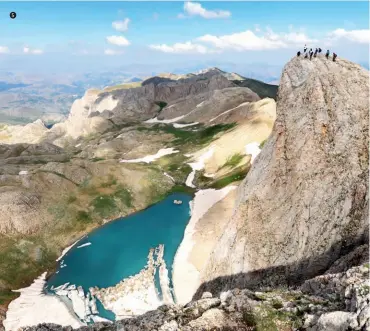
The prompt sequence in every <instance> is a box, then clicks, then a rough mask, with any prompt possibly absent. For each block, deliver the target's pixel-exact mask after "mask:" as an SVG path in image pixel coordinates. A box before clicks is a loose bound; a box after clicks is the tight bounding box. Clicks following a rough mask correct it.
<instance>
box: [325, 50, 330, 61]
mask: <svg viewBox="0 0 370 331" xmlns="http://www.w3.org/2000/svg"><path fill="white" fill-rule="evenodd" d="M329 54H330V52H329V50H327V51H326V54H325V57H326V58H327V59H328V58H329Z"/></svg>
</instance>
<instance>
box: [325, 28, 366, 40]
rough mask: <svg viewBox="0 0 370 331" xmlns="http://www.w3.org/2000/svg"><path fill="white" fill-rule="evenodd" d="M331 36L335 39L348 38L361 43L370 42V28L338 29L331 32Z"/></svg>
mask: <svg viewBox="0 0 370 331" xmlns="http://www.w3.org/2000/svg"><path fill="white" fill-rule="evenodd" d="M329 37H331V38H334V39H342V38H343V39H347V40H349V41H352V42H356V43H359V44H367V43H370V30H365V29H363V30H344V29H336V30H334V31H332V32H330V33H329Z"/></svg>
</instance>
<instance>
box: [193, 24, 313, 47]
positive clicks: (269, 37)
mask: <svg viewBox="0 0 370 331" xmlns="http://www.w3.org/2000/svg"><path fill="white" fill-rule="evenodd" d="M197 41H199V42H203V43H207V44H210V45H212V46H214V47H216V48H218V49H222V50H236V51H257V50H273V49H278V48H287V47H293V46H294V47H296V46H301V45H303V44H305V43H312V42H316V41H317V40H315V39H310V38H309V37H307V36H306V35H305V34H304V33H302V32H299V33H297V32H289V33H286V34H278V33H275V32H273V31H272V30H271V29H269V28H267V32H266V33H265V34H263V35H257V34H256V33H255V32H253V31H251V30H246V31H243V32H237V33H233V34H229V35H223V36H214V35H209V34H208V35H204V36H202V37H199V38H197Z"/></svg>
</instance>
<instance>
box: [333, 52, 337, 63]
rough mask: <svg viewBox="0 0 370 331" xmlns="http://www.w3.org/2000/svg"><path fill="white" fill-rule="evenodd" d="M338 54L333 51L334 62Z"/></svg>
mask: <svg viewBox="0 0 370 331" xmlns="http://www.w3.org/2000/svg"><path fill="white" fill-rule="evenodd" d="M337 56H338V55H337V54H336V53H333V62H335V59H336V58H337Z"/></svg>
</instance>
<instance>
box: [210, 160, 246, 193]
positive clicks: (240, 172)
mask: <svg viewBox="0 0 370 331" xmlns="http://www.w3.org/2000/svg"><path fill="white" fill-rule="evenodd" d="M249 169H250V165H247V166H242V167H238V168H236V169H235V170H234V171H233V172H231V173H229V174H227V175H226V176H224V177H222V178H219V179H216V180H215V181H213V182H211V183H210V184H209V185H208V187H211V188H215V189H221V188H223V187H225V186H227V185H229V184H231V183H233V182H237V181H240V180H243V179H244V178H245V176H246V175H247V174H248V171H249Z"/></svg>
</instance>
